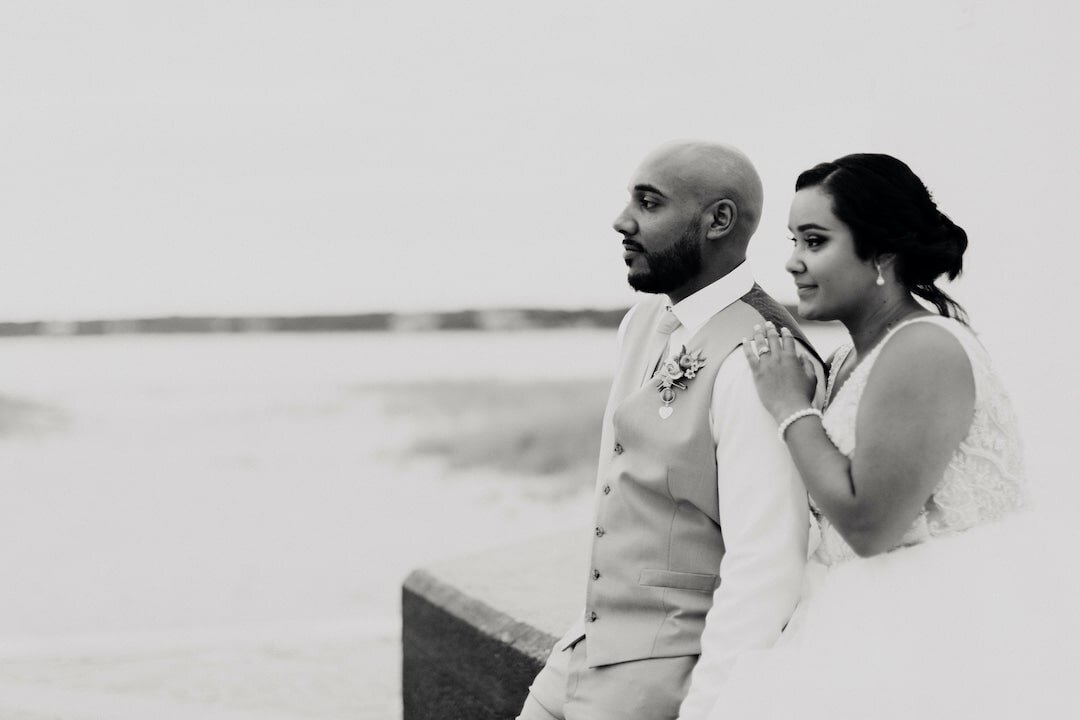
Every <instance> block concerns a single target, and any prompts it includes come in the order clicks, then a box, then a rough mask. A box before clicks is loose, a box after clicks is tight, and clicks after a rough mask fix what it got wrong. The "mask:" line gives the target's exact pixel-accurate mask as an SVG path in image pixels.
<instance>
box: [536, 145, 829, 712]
mask: <svg viewBox="0 0 1080 720" xmlns="http://www.w3.org/2000/svg"><path fill="white" fill-rule="evenodd" d="M761 207H762V188H761V180H760V178H759V177H758V174H757V171H756V170H755V169H754V166H753V165H752V164H751V162H750V161H749V159H747V157H746V156H745V155H744V154H743V153H741V152H739V151H738V150H736V149H734V148H731V147H727V146H723V145H713V144H706V143H673V144H670V145H666V146H664V147H661V148H660V149H658V150H656V151H655V152H653V153H652V154H650V155H649V156H648V157H647V158H646V159H645V161H644V162H643V163H642V164H641V166H640V167H639V168H638V169H637V171H636V172H635V174H634V177H633V179H632V181H631V183H630V202H629V204H628V205H627V206H626V208H625V209H624V210H623V211H622V213H621V214H620V215H619V216H618V218H616V219H615V224H614V227H615V230H616V231H618V233H619V234H620V235H621V236H622V244H623V250H624V252H623V259H624V261H625V262H626V266H627V279H628V281H629V283H630V285H631V287H633V288H634V289H635V290H638V291H640V292H643V293H648V294H649V295H650V297H648V298H646V299H644V300H642V301H641V302H639V303H638V304H636V305H635V306H634V307H633V308H632V309H631V310H630V311H629V312H628V313H627V315H626V317H625V318H624V319H623V321H622V324H621V326H620V328H619V335H618V338H619V355H618V363H617V366H616V372H615V378H614V382H613V384H612V389H611V394H610V396H609V398H608V404H607V409H606V411H605V413H604V420H603V430H602V436H601V448H600V464H599V470H598V473H597V484H596V494H595V508H596V509H595V513H594V525H595V527H594V528H593V531H592V536H591V540H592V552H591V558H590V565H589V573H588V577H587V578H586V579H585V583H586V585H585V603H584V607H583V609H582V612H581V615H580V616H579V618H578V619H577V621H576V622H575V623H574V625H573V626H572V627H571V628H570V630H569V631H568V632H567V633H566V635H565V636H563V638H562V639H561V640H560V641H559V642H558V643H557V644H556V645H555V647H554V649H553V650H552V652H551V655H550V657H549V658H548V661H547V664H546V665H545V667H544V669H543V670H542V671H541V672H540V674H539V675H537V677H536V679H535V680H534V682H533V684H532V686H531V687H530V688H529V696H528V698H527V699H526V701H525V704H524V707H523V708H522V711H521V715H520V716H519V717H520V718H522V719H523V720H550V719H551V718H557V719H559V720H564V719H565V720H634V719H636V718H641V719H642V720H645V719H646V718H648V719H649V720H660V719H661V718H675V717H680V718H684V720H689V719H694V720H697V719H698V718H704V717H706V715H707V714H708V711H709V709H710V708H711V707H712V705H713V703H714V701H715V698H716V696H717V693H718V692H719V688H720V686H721V685H722V684H723V682H724V680H725V678H726V676H727V674H728V673H729V672H730V670H731V667H732V665H733V663H734V661H735V660H736V659H737V658H738V657H739V656H740V655H741V654H743V653H745V652H747V651H749V650H753V649H757V648H764V647H767V646H769V645H771V644H772V643H773V642H775V640H776V639H777V638H778V637H779V635H780V631H781V630H782V629H783V627H784V625H785V624H786V623H787V621H788V618H789V617H790V616H791V613H792V610H793V609H794V607H795V602H796V600H797V598H798V595H799V589H800V587H801V583H802V575H803V570H804V565H805V561H806V549H807V536H808V530H809V512H808V507H807V500H806V491H805V489H804V488H803V485H802V482H801V480H800V478H799V476H798V473H797V472H796V470H795V466H794V464H793V463H792V460H791V457H790V456H789V455H788V451H787V449H786V446H785V445H784V444H783V443H781V442H778V441H777V439H776V430H777V427H776V422H775V420H773V418H772V416H771V415H770V414H769V413H768V411H766V410H765V408H764V407H763V406H762V405H761V402H760V400H759V399H758V395H757V392H756V390H755V388H754V384H753V379H752V377H751V373H750V367H749V363H748V362H747V360H746V356H745V355H744V353H743V352H742V351H741V350H740V349H739V348H740V345H741V344H742V341H743V339H744V338H748V337H750V336H751V335H752V334H753V331H754V326H755V325H759V324H764V323H765V322H767V321H770V322H772V323H774V324H775V325H776V326H777V327H778V328H779V327H788V328H790V329H791V331H792V333H793V334H794V335H795V337H796V338H798V340H799V341H800V342H801V343H803V344H804V345H805V350H804V353H805V354H807V355H808V356H810V355H812V356H813V358H814V360H813V365H814V371H815V373H816V374H817V376H818V378H819V383H818V387H819V389H820V388H821V387H822V386H823V383H821V382H820V378H821V367H820V362H818V360H817V356H816V355H814V354H813V350H812V349H810V345H809V343H808V342H806V339H805V337H803V335H802V333H801V332H800V331H799V329H798V327H797V326H796V325H795V322H794V320H793V319H792V318H791V316H790V315H789V314H788V313H787V312H786V311H785V310H784V308H783V307H782V306H781V305H780V304H778V303H777V302H776V301H775V300H773V299H772V298H771V297H769V296H768V295H766V294H765V293H764V292H763V291H762V290H761V288H760V287H758V286H757V284H756V283H755V282H754V278H753V276H752V275H751V272H750V270H749V268H748V267H747V264H746V248H747V244H748V243H749V241H750V238H751V236H752V235H753V234H754V231H755V230H756V228H757V225H758V221H759V219H760V218H761Z"/></svg>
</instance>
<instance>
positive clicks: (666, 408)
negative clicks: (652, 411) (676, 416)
mask: <svg viewBox="0 0 1080 720" xmlns="http://www.w3.org/2000/svg"><path fill="white" fill-rule="evenodd" d="M657 412H658V413H660V419H661V420H667V419H668V418H669V417H671V413H673V412H675V408H673V407H671V406H670V405H661V406H660V407H659V408H658V409H657Z"/></svg>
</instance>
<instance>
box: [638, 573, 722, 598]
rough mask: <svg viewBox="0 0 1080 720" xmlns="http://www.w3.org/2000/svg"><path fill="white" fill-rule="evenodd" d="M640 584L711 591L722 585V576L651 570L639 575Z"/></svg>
mask: <svg viewBox="0 0 1080 720" xmlns="http://www.w3.org/2000/svg"><path fill="white" fill-rule="evenodd" d="M638 585H644V586H646V587H665V588H678V589H679V590H696V591H697V592H704V593H711V592H712V591H713V590H715V589H716V588H717V587H719V586H720V577H719V576H718V575H711V574H707V573H688V572H675V571H674V570H650V569H648V568H646V569H645V570H642V571H641V574H640V575H638Z"/></svg>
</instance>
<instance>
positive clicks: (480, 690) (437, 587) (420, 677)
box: [401, 532, 588, 720]
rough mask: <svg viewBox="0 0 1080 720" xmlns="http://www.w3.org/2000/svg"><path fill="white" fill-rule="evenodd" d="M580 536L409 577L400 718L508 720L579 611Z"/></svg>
mask: <svg viewBox="0 0 1080 720" xmlns="http://www.w3.org/2000/svg"><path fill="white" fill-rule="evenodd" d="M587 548H588V545H587V535H586V533H584V532H581V533H571V534H561V535H557V536H554V537H550V538H544V539H541V540H537V541H532V542H529V543H524V544H517V545H513V546H509V547H505V548H501V549H499V550H494V551H491V552H487V553H482V554H479V555H473V556H469V557H464V558H459V559H456V560H453V561H451V562H447V563H442V564H439V565H436V566H432V567H429V568H424V569H421V570H416V571H414V572H413V573H412V574H411V575H409V577H408V578H407V579H406V580H405V584H404V587H403V588H402V603H401V605H402V657H403V667H402V698H403V701H404V710H405V715H404V717H405V720H435V719H436V718H437V719H438V720H459V719H460V720H509V719H511V718H514V717H515V716H516V715H517V712H518V711H519V710H520V709H521V703H522V702H523V701H524V699H525V695H526V693H527V692H528V688H529V684H530V683H531V682H532V679H533V677H535V675H536V673H537V672H538V671H539V670H540V668H541V667H542V666H543V663H544V660H545V659H546V658H547V655H548V653H549V652H550V651H551V646H552V644H553V643H554V642H555V641H556V640H557V639H558V637H559V636H561V635H562V633H563V632H564V631H565V630H566V629H567V628H568V627H569V626H570V623H571V622H572V621H573V620H574V618H575V616H576V614H577V613H578V612H580V610H581V603H582V597H581V594H582V592H583V582H584V580H583V578H584V577H585V570H586V567H585V563H586V558H587V557H588V556H587V554H586V551H587Z"/></svg>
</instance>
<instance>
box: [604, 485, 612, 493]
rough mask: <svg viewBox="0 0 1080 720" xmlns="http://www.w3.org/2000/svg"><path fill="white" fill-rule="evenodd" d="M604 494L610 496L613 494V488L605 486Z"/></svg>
mask: <svg viewBox="0 0 1080 720" xmlns="http://www.w3.org/2000/svg"><path fill="white" fill-rule="evenodd" d="M604 494H605V495H610V494H611V486H610V485H605V486H604Z"/></svg>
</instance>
